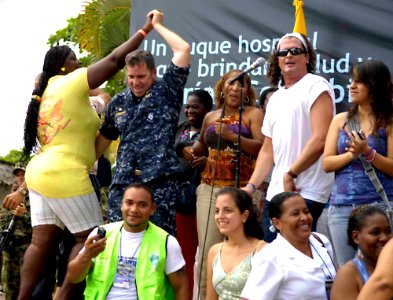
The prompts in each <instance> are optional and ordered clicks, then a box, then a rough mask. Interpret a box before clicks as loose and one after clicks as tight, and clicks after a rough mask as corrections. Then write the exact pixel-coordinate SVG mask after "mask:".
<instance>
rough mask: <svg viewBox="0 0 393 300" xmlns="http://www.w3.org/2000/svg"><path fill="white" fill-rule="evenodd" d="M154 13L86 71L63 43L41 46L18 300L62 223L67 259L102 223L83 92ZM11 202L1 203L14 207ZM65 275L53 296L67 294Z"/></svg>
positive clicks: (107, 72)
mask: <svg viewBox="0 0 393 300" xmlns="http://www.w3.org/2000/svg"><path fill="white" fill-rule="evenodd" d="M155 12H156V11H152V12H150V13H149V14H148V15H147V21H146V23H145V25H144V26H143V28H142V29H140V30H138V32H137V33H135V34H134V35H133V36H132V37H131V38H130V39H129V40H128V41H126V42H124V43H123V44H122V45H120V46H119V47H117V48H116V49H114V50H113V51H112V53H110V54H109V55H108V56H106V57H105V58H103V59H101V60H99V61H98V62H96V63H94V64H93V65H91V66H89V67H88V68H81V63H80V61H79V60H78V59H77V58H76V55H75V53H74V52H73V51H72V50H71V49H70V48H69V47H68V46H57V47H53V48H51V49H49V50H48V52H47V53H46V55H45V60H44V65H43V69H42V73H41V76H40V80H39V83H38V86H37V88H36V89H35V90H34V91H33V96H32V99H31V102H30V104H29V108H28V111H27V116H26V121H25V134H24V139H25V154H26V155H29V154H30V152H31V151H33V150H34V149H35V148H36V141H37V139H38V141H39V144H40V152H39V154H37V155H36V156H35V157H34V158H33V159H32V160H31V161H30V163H29V165H28V166H27V169H26V183H27V186H28V188H29V192H30V202H31V219H32V226H33V237H32V242H31V245H30V246H29V248H28V249H27V251H26V254H25V259H24V263H23V267H22V272H21V286H20V293H19V299H30V298H31V295H32V292H33V289H34V287H35V286H36V284H37V282H38V281H39V279H40V276H41V274H42V273H43V272H42V271H43V269H44V268H45V264H46V259H47V257H49V256H50V253H51V251H54V249H56V247H58V244H59V241H60V239H61V236H62V231H63V229H64V226H66V227H67V228H68V229H69V230H70V232H71V233H72V234H73V235H74V237H75V239H76V242H77V243H76V245H75V246H74V247H73V249H72V251H71V254H70V259H72V258H73V257H74V256H75V255H76V254H77V253H78V252H79V251H80V249H81V248H82V246H83V242H84V241H85V239H86V238H87V236H88V235H89V233H90V232H91V230H92V229H93V228H94V227H96V226H98V225H100V224H102V222H103V220H102V215H101V211H100V206H99V203H98V201H97V197H96V195H95V193H94V190H93V187H92V185H91V182H90V180H89V176H88V173H89V170H90V169H91V167H92V166H93V164H94V161H95V160H96V154H95V137H96V133H97V130H98V127H99V124H100V121H99V118H98V116H97V113H96V112H95V111H94V110H93V108H92V107H91V105H90V102H89V91H90V90H93V89H95V88H98V87H99V86H100V85H101V84H103V83H104V82H105V81H106V80H108V79H109V78H110V77H111V76H113V75H114V74H115V73H116V72H117V71H118V70H119V69H121V68H122V67H124V65H125V57H126V55H127V54H128V53H129V52H131V51H133V50H135V49H137V48H138V46H139V45H140V44H141V42H142V40H143V38H144V37H145V36H146V34H147V33H148V32H150V31H151V30H152V29H153V26H152V19H153V18H154V15H155ZM17 202H18V201H13V200H11V199H10V200H8V201H7V203H6V205H7V206H8V207H9V208H14V206H16V205H17V204H18V203H17ZM72 293H73V291H72V288H71V286H70V285H69V283H68V282H67V279H66V280H65V282H64V283H63V286H62V292H61V294H60V295H58V296H59V297H58V298H59V299H70V297H71V295H72Z"/></svg>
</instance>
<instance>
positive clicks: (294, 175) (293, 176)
mask: <svg viewBox="0 0 393 300" xmlns="http://www.w3.org/2000/svg"><path fill="white" fill-rule="evenodd" d="M287 174H288V175H289V176H291V177H292V178H293V179H295V178H297V174H295V173H293V171H292V170H291V169H289V171H288V172H287Z"/></svg>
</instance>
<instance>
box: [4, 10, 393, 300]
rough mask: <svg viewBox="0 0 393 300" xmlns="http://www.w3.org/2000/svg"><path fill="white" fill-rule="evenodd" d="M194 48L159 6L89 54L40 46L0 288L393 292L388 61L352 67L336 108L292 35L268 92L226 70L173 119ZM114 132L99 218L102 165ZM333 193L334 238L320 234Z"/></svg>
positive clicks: (144, 293) (154, 295) (156, 295)
mask: <svg viewBox="0 0 393 300" xmlns="http://www.w3.org/2000/svg"><path fill="white" fill-rule="evenodd" d="M152 30H155V31H156V32H157V33H158V34H159V35H160V36H161V37H162V38H163V39H164V41H165V42H166V43H167V44H168V46H169V48H170V49H171V50H172V52H173V57H172V60H171V62H169V65H168V67H167V69H166V71H165V73H164V74H163V77H162V78H158V77H157V70H156V67H155V62H154V57H153V55H152V53H150V52H149V51H142V50H138V47H139V46H140V44H141V43H142V41H143V39H144V38H145V37H146V36H147V35H148V34H149V32H150V31H152ZM190 57H191V49H190V45H189V43H188V42H186V41H185V40H184V39H183V38H182V37H180V36H179V35H178V34H176V33H175V32H174V31H172V30H170V29H168V28H167V27H166V26H165V25H164V14H163V13H162V12H161V11H158V10H152V11H150V12H149V13H148V14H147V16H146V23H145V24H144V25H143V27H142V28H141V29H139V30H138V31H137V32H136V33H135V34H134V35H133V36H131V37H130V39H129V40H128V41H126V42H124V43H123V44H122V45H120V46H119V47H117V48H116V49H114V50H113V51H112V52H111V53H110V54H109V55H108V56H106V57H104V58H103V59H101V60H99V61H98V62H96V63H94V64H92V65H90V66H88V67H81V63H80V61H79V60H78V59H77V58H76V55H75V53H74V52H73V51H72V50H71V49H70V48H69V47H67V46H56V47H53V48H51V49H50V50H49V51H48V52H47V54H46V56H45V60H44V65H43V69H42V72H41V73H40V75H39V76H38V81H37V84H36V86H35V89H34V91H33V94H32V97H31V101H30V103H29V108H28V111H27V116H26V121H25V135H24V139H25V148H24V151H25V154H26V155H30V153H34V154H35V155H34V157H33V158H32V160H31V161H30V162H29V163H28V165H27V167H26V171H25V169H24V168H20V167H17V168H15V170H14V175H15V186H14V187H13V190H12V191H11V193H10V194H9V195H7V196H6V198H5V199H4V201H3V207H4V209H5V210H3V213H2V221H3V224H6V225H8V223H9V222H10V220H11V219H12V220H16V221H17V223H18V224H19V225H18V226H19V227H17V230H16V231H15V232H14V234H13V235H14V240H13V241H14V243H13V244H10V245H8V247H6V248H4V247H2V248H1V249H2V252H3V261H2V264H3V266H2V285H3V288H4V291H5V294H6V298H7V299H19V300H25V299H52V298H53V297H54V299H56V300H58V299H74V300H76V299H143V300H144V299H149V300H150V299H157V300H158V299H181V300H183V299H194V300H199V299H209V300H211V299H240V298H241V299H250V300H251V299H266V300H267V299H289V300H290V299H332V300H334V299H344V298H345V299H357V297H359V299H370V298H369V297H370V296H369V295H373V299H376V300H378V299H390V298H391V297H392V296H393V277H392V271H391V270H392V257H393V256H392V255H391V249H392V247H393V244H392V241H390V242H389V240H390V238H391V235H392V220H391V215H390V214H389V212H391V206H392V205H393V203H391V202H389V201H388V200H386V201H385V198H384V197H383V196H381V194H383V193H381V190H382V192H384V193H385V195H386V198H387V199H389V198H390V199H393V197H392V196H393V127H392V125H393V102H392V100H393V99H392V96H393V84H392V78H391V74H390V71H389V69H388V67H387V66H386V65H385V64H384V63H383V62H380V61H376V60H368V61H364V62H360V63H357V64H355V65H354V66H353V68H352V70H351V77H352V82H351V84H350V94H351V98H352V104H351V107H350V108H349V110H348V112H342V113H339V114H337V115H336V110H335V95H334V91H333V89H332V87H331V86H330V84H329V82H328V81H327V80H326V79H324V78H323V77H321V76H318V75H315V74H314V71H315V59H316V55H315V52H314V50H313V48H312V46H311V44H310V42H309V40H308V39H307V37H306V36H304V35H302V34H300V33H296V32H293V33H288V34H285V35H284V36H282V37H281V38H280V40H279V41H278V42H277V44H276V47H275V49H274V51H273V52H272V53H271V55H270V58H269V63H268V77H269V78H270V84H271V88H269V89H267V90H265V91H263V92H262V93H261V95H260V97H259V99H258V95H257V93H256V91H255V90H254V88H253V87H252V85H251V78H250V77H249V76H248V75H247V74H244V73H242V71H241V70H230V71H229V72H227V73H225V74H224V75H223V76H222V77H221V78H220V79H219V80H218V82H217V83H216V85H215V88H214V95H213V96H214V97H213V98H212V96H211V95H210V94H209V93H208V92H206V91H204V90H195V91H193V92H191V93H189V94H188V95H187V103H186V105H185V111H184V113H185V117H186V120H185V121H184V122H181V123H179V116H180V113H181V107H182V101H183V93H184V87H185V85H186V82H187V77H188V75H189V73H190V72H191V66H190ZM124 66H125V67H126V73H127V83H128V86H127V88H126V89H125V90H124V91H122V92H120V93H119V94H117V95H115V96H114V97H113V98H112V99H110V97H109V96H108V95H106V94H105V93H103V92H102V90H100V89H98V87H99V86H100V85H101V84H102V83H104V82H105V81H106V80H108V79H109V78H110V77H111V76H113V75H114V74H115V73H116V72H117V71H118V70H119V69H121V68H123V67H124ZM89 97H90V101H89ZM258 100H259V104H258ZM213 103H214V104H215V106H214V105H213ZM258 106H259V107H258ZM98 107H100V108H98ZM104 107H105V117H104V121H103V122H102V124H100V119H99V117H98V114H97V113H101V112H102V109H103V108H104ZM354 126H357V127H354ZM354 128H356V129H354ZM117 139H119V140H120V142H119V147H118V152H117V156H116V166H115V170H114V173H113V176H111V175H112V174H109V175H108V176H111V177H110V180H109V181H110V188H109V195H108V206H109V209H108V220H107V221H104V218H103V215H102V209H101V206H100V202H99V197H100V192H99V187H98V190H97V189H94V186H97V185H96V184H97V182H98V181H97V180H96V178H95V176H94V174H95V173H94V168H93V165H94V164H95V163H96V162H97V159H99V158H101V157H102V154H103V153H104V151H105V150H106V149H107V148H108V146H109V145H110V143H111V142H112V141H114V140H117ZM365 168H366V170H368V171H370V170H371V171H370V172H365ZM25 172H26V174H25ZM368 173H372V174H375V176H374V177H372V176H369V175H368ZM24 175H26V179H25V178H24ZM106 181H108V180H106ZM378 184H379V185H378ZM378 186H379V188H378ZM381 187H382V188H381ZM327 204H329V211H328V228H326V230H327V231H329V232H330V233H331V240H329V238H328V237H326V236H325V235H323V234H321V233H317V232H316V231H317V222H318V219H319V217H320V215H321V214H322V212H323V210H324V208H325V207H326V206H327ZM14 216H17V217H14ZM6 227H7V226H2V229H3V232H4V231H5V230H6ZM67 233H68V235H67ZM67 236H68V237H67ZM70 238H71V240H72V242H69V241H70ZM67 241H68V242H67ZM60 245H63V246H62V247H60V249H63V251H59V246H60ZM65 245H67V246H65ZM64 248H66V249H64ZM389 251H390V252H389ZM59 255H60V256H61V259H57V257H58V256H59ZM57 260H59V261H62V262H63V263H64V261H65V264H64V267H63V268H61V267H60V266H59V267H58V269H57V272H56V268H53V266H52V265H51V263H52V262H56V261H57ZM56 273H57V274H56ZM56 275H57V277H59V276H60V278H61V279H59V278H58V279H57V283H56ZM56 285H57V288H58V289H57V290H56V293H54V288H55V286H56Z"/></svg>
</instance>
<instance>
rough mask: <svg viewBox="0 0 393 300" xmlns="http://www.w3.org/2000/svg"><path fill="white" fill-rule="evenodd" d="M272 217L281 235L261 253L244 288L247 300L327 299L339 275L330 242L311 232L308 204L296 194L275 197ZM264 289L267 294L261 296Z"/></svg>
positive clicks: (255, 260) (257, 255) (286, 193)
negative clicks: (334, 263)
mask: <svg viewBox="0 0 393 300" xmlns="http://www.w3.org/2000/svg"><path fill="white" fill-rule="evenodd" d="M269 218H270V219H271V220H272V223H273V226H274V228H276V229H277V230H278V231H279V233H278V235H277V238H276V239H275V240H274V241H273V242H272V243H270V244H268V245H267V246H266V247H264V249H262V251H260V252H259V253H257V254H256V255H255V256H254V258H253V260H252V269H251V273H250V276H249V277H248V280H247V283H246V285H245V287H244V289H243V292H242V295H241V296H242V297H244V298H246V299H297V298H299V297H301V296H304V297H307V299H326V296H327V293H328V292H329V288H330V285H331V283H332V281H333V279H334V277H335V275H336V270H335V268H334V265H333V259H332V257H333V250H332V247H331V244H330V242H329V240H328V239H327V238H326V237H325V236H323V235H321V234H316V233H312V232H311V225H312V217H311V214H310V212H309V210H308V208H307V205H306V202H305V201H304V199H303V198H302V197H301V196H300V195H299V194H298V193H294V192H283V193H280V194H277V195H276V196H274V197H273V198H272V200H271V202H270V205H269ZM261 290H263V293H261Z"/></svg>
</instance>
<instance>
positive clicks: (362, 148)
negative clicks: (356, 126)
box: [345, 130, 368, 158]
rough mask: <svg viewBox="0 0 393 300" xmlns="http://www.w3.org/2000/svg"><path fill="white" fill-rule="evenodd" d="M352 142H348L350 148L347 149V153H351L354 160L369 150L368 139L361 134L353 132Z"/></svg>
mask: <svg viewBox="0 0 393 300" xmlns="http://www.w3.org/2000/svg"><path fill="white" fill-rule="evenodd" d="M349 138H350V140H346V143H347V145H348V147H346V148H345V150H346V151H348V152H351V153H352V154H353V156H354V158H357V157H358V156H359V155H361V154H364V153H366V152H367V150H368V145H367V137H366V136H365V135H364V134H363V133H362V132H361V130H360V132H356V131H354V130H352V132H351V134H349Z"/></svg>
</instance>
